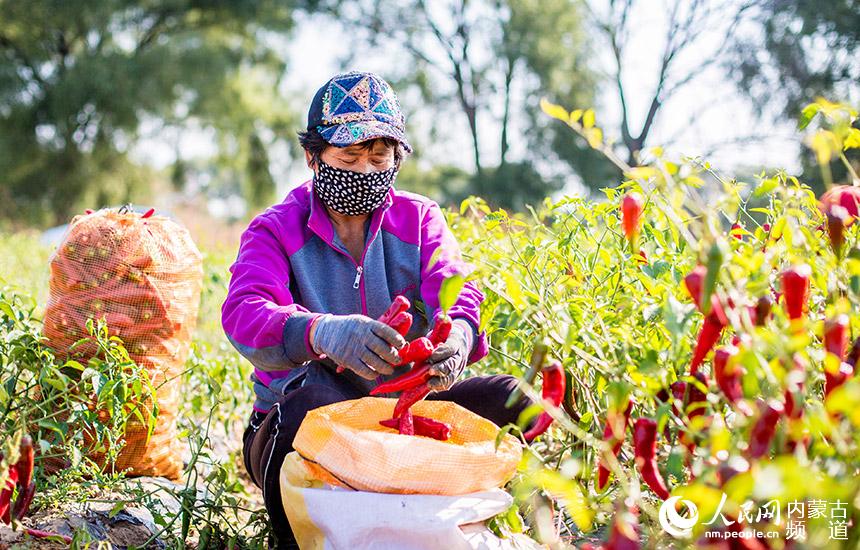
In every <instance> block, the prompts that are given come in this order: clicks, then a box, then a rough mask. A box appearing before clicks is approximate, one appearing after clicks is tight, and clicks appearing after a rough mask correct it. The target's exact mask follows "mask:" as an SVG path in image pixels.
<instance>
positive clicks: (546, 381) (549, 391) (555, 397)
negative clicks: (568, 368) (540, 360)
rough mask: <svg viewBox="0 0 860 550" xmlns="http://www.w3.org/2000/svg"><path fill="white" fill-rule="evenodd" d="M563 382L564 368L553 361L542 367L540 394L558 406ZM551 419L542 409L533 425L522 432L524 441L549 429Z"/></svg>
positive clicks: (561, 396) (561, 397)
mask: <svg viewBox="0 0 860 550" xmlns="http://www.w3.org/2000/svg"><path fill="white" fill-rule="evenodd" d="M565 383H566V380H565V376H564V369H563V368H562V366H561V363H559V362H558V361H553V362H552V363H550V364H549V365H547V366H546V367H544V369H543V389H542V390H541V395H542V396H543V398H544V399H545V400H547V401H549V402H550V403H551V404H552V406H554V407H558V406H560V405H561V402H562V400H563V399H564V388H565ZM552 420H553V418H552V416H551V415H550V414H549V413H548V412H546V411H544V412H542V413H540V416H538V418H537V420H536V421H535V423H534V425H533V426H532V427H531V429H529V430H528V431H527V432H526V433H524V434H523V437H524V438H525V439H526V441H533V440H534V439H535V438H536V437H537V436H539V435H541V434H542V433H544V432H545V431H547V429H549V427H550V425H551V424H552Z"/></svg>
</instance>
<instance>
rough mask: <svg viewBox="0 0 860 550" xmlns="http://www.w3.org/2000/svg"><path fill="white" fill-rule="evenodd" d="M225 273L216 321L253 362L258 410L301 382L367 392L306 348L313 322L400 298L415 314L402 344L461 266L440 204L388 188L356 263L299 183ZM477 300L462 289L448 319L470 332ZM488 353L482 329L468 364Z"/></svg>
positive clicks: (376, 309)
mask: <svg viewBox="0 0 860 550" xmlns="http://www.w3.org/2000/svg"><path fill="white" fill-rule="evenodd" d="M437 251H438V252H437ZM230 272H231V273H232V277H231V279H230V286H229V289H228V291H227V298H226V300H225V301H224V304H223V305H222V307H221V323H222V326H223V327H224V332H225V333H226V335H227V338H228V340H230V342H231V343H232V344H233V345H234V346H235V347H236V349H237V350H239V352H240V353H241V354H242V355H243V356H244V357H245V358H247V359H248V360H249V361H250V362H251V364H252V365H253V366H254V373H253V375H252V376H251V380H252V381H253V383H254V391H255V393H256V401H255V403H254V408H255V410H258V411H260V412H266V411H268V410H269V409H270V408H271V407H272V405H273V404H274V402H275V401H276V400H277V399H278V397H279V396H280V395H283V392H284V391H285V390H286V388H287V387H288V386H290V387H292V386H293V385H294V383H296V382H297V381H298V380H299V379H301V380H303V381H304V382H303V383H307V382H308V380H310V381H312V382H316V383H324V384H327V385H334V386H337V387H338V389H340V390H341V391H342V392H343V393H345V394H350V395H345V397H347V398H352V397H360V396H363V395H367V393H368V392H369V391H370V390H371V389H372V388H373V387H374V386H375V385H376V384H377V381H368V380H364V379H363V378H361V377H359V376H356V375H355V374H353V373H352V372H350V371H345V372H343V373H341V374H337V375H335V374H334V368H335V365H334V364H332V363H331V361H329V360H328V359H325V360H320V358H319V356H317V355H316V354H315V353H314V352H313V350H311V349H310V345H309V343H308V328H309V326H310V322H311V321H312V320H313V319H314V318H316V317H317V316H319V315H321V314H323V313H334V314H341V315H342V314H350V313H362V314H364V315H367V316H369V317H372V318H374V319H375V318H378V317H379V316H380V315H381V314H382V313H383V312H384V311H385V310H386V309H387V308H388V306H389V305H390V304H391V301H392V300H393V298H394V297H395V296H397V295H398V294H402V295H404V296H406V297H407V298H409V301H410V302H411V303H412V309H411V310H410V313H412V315H413V318H414V321H413V324H412V328H411V330H410V331H409V334H408V335H407V340H411V339H413V338H416V337H418V336H423V335H425V334H426V333H427V332H428V331H429V328H430V323H429V322H428V319H433V317H434V315H435V314H436V312H437V311H438V309H439V299H438V294H439V287H440V285H441V284H442V281H443V280H444V279H445V278H447V277H449V276H451V275H453V274H456V273H462V274H465V273H466V272H467V266H466V265H465V264H464V263H463V261H462V259H461V257H460V251H459V247H458V245H457V241H456V240H455V239H454V236H453V235H452V234H451V231H450V230H449V229H448V226H447V224H446V222H445V218H444V216H443V214H442V211H441V210H440V209H439V206H438V205H437V204H436V203H435V202H433V201H431V200H430V199H427V198H426V197H423V196H421V195H416V194H414V193H407V192H404V191H396V190H394V189H392V190H391V191H390V192H389V193H388V197H386V200H385V202H384V203H383V204H382V206H380V207H379V208H377V209H376V210H375V211H374V212H373V214H372V215H371V219H370V226H369V229H368V234H367V238H366V244H365V249H364V253H363V256H362V260H361V262H360V263H359V264H356V262H355V260H354V259H353V258H352V256H350V255H349V253H348V252H347V250H346V248H345V247H344V245H343V244H342V243H341V241H340V239H339V238H338V236H337V233H336V232H335V231H334V229H333V227H332V224H331V220H330V219H329V217H328V214H327V213H326V210H325V207H324V206H323V205H322V203H320V201H319V198H318V197H317V196H316V194H315V193H313V191H312V183H311V181H307V182H305V183H304V184H302V185H301V186H299V187H297V188H296V189H294V190H293V191H291V192H290V193H289V194H288V195H287V197H286V199H285V200H284V201H283V202H282V203H280V204H277V205H274V206H271V207H270V208H268V209H267V210H266V211H265V212H263V213H262V214H260V215H259V216H257V217H256V218H254V219H253V221H251V224H250V225H249V226H248V229H246V230H245V232H244V233H243V234H242V240H241V244H240V245H239V254H238V257H237V258H236V262H235V263H234V264H233V265H232V266H231V267H230ZM483 299H484V295H483V294H482V293H481V291H480V290H478V288H477V287H476V286H475V285H474V284H473V283H471V282H469V283H466V285H465V286H464V287H463V290H462V291H461V292H460V296H459V298H458V300H457V302H456V304H455V305H454V306H453V307H452V308H451V310H450V311H449V314H450V315H451V317H453V318H461V319H465V320H467V321H469V323H470V324H471V325H472V326H473V328H475V329H477V327H478V326H479V325H480V317H479V315H480V313H479V306H480V303H481V301H483ZM486 354H487V339H486V335H485V334H483V333H482V334H480V335H478V336H477V338H475V344H474V346H473V348H472V352H471V355H470V356H469V362H470V363H471V362H474V361H477V360H478V359H481V358H482V357H484V356H485V355H486ZM345 387H348V388H347V389H344V388H345Z"/></svg>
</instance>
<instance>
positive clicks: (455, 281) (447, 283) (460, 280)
mask: <svg viewBox="0 0 860 550" xmlns="http://www.w3.org/2000/svg"><path fill="white" fill-rule="evenodd" d="M465 283H466V278H465V277H464V276H462V275H459V274H458V275H454V276H452V277H448V278H447V279H445V280H444V281H442V286H441V287H440V288H439V307H440V308H441V309H442V311H443V312H444V313H448V310H449V309H451V308H452V307H453V306H454V304H455V303H456V302H457V298H458V297H459V296H460V290H461V289H462V288H463V285H464V284H465Z"/></svg>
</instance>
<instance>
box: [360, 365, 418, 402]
mask: <svg viewBox="0 0 860 550" xmlns="http://www.w3.org/2000/svg"><path fill="white" fill-rule="evenodd" d="M428 380H430V365H428V364H427V363H418V364H416V365H414V366H413V367H412V368H411V369H410V370H409V372H407V373H405V374H402V375H400V376H398V377H397V378H393V379H391V380H388V381H387V382H383V383H382V384H379V385H378V386H376V387H375V388H373V389H372V390H370V395H379V394H380V393H393V392H398V391H404V390H409V389H412V388H414V387H416V386H420V385H421V384H424V383H425V382H427V381H428Z"/></svg>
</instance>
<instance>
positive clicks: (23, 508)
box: [12, 481, 36, 521]
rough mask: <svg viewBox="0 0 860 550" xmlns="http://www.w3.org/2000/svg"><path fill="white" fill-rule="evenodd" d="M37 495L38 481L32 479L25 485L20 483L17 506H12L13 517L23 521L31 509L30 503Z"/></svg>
mask: <svg viewBox="0 0 860 550" xmlns="http://www.w3.org/2000/svg"><path fill="white" fill-rule="evenodd" d="M35 495H36V482H35V481H31V482H30V483H29V484H27V485H24V484H23V483H19V487H18V498H16V499H15V506H14V507H13V508H12V517H13V518H15V520H16V521H21V520H22V519H23V518H24V516H26V515H27V512H29V511H30V504H32V502H33V497H34V496H35Z"/></svg>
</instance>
